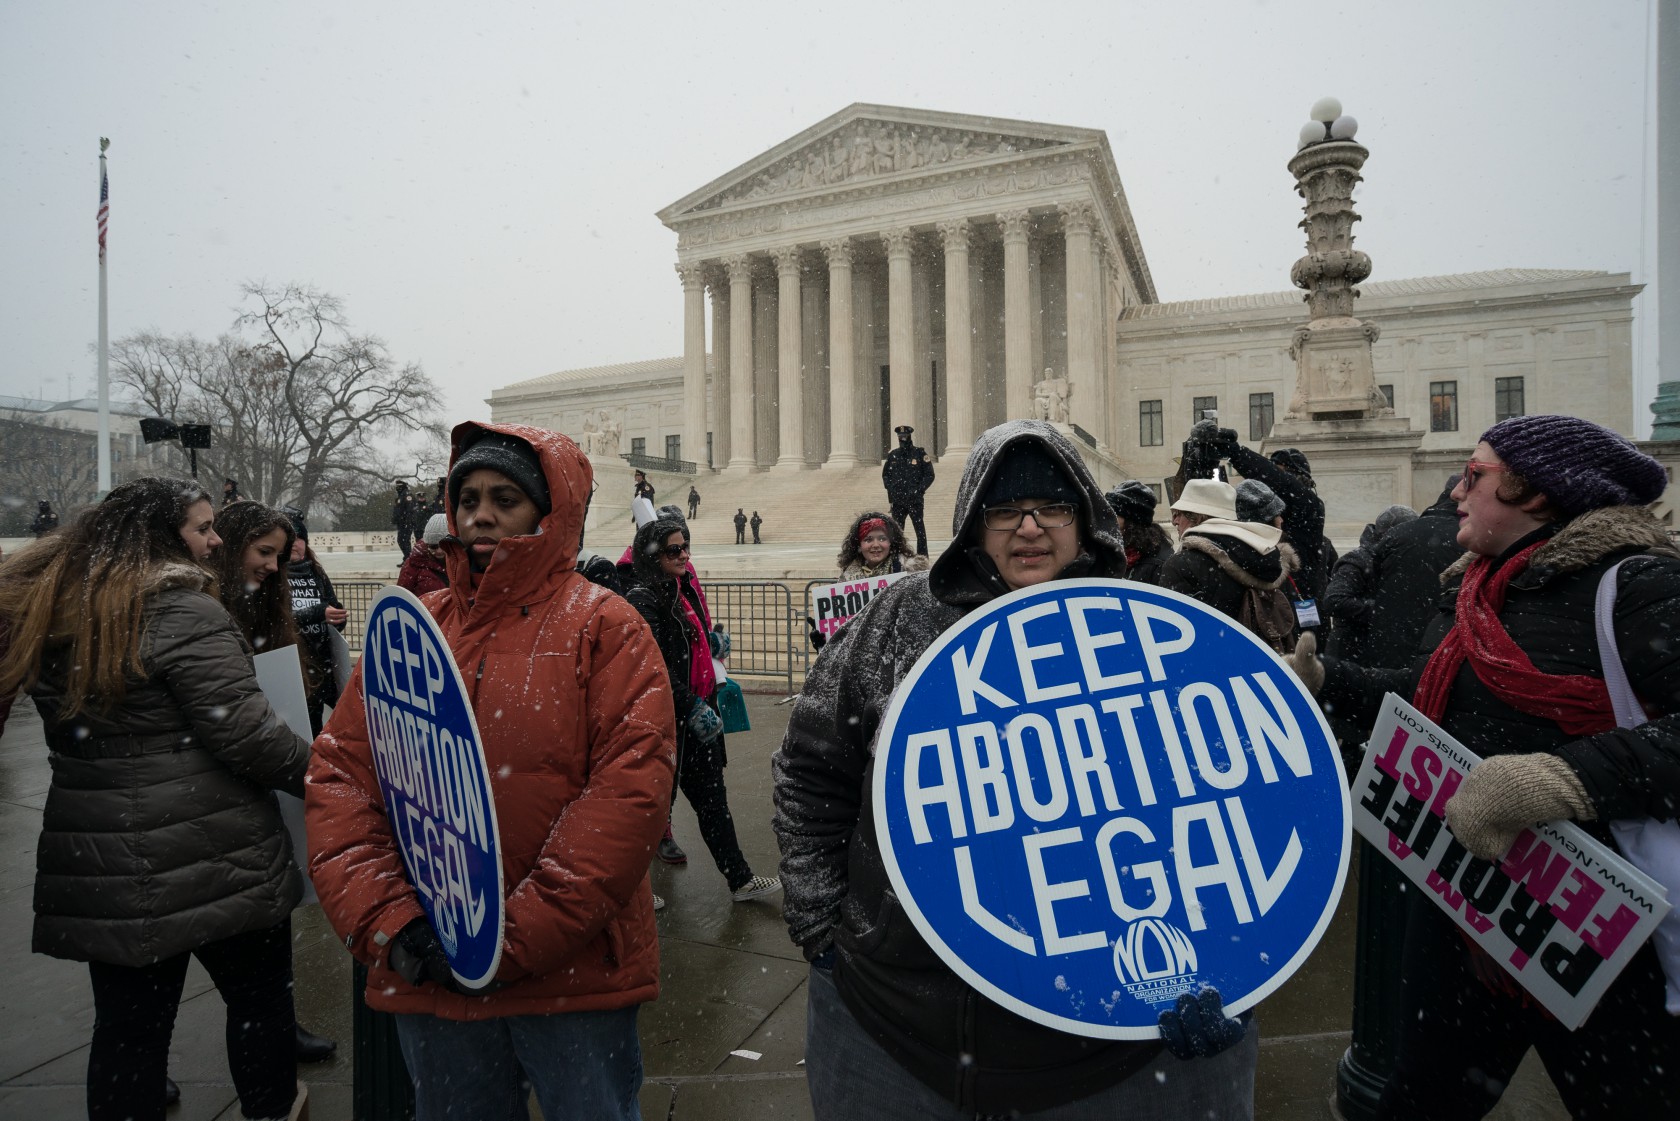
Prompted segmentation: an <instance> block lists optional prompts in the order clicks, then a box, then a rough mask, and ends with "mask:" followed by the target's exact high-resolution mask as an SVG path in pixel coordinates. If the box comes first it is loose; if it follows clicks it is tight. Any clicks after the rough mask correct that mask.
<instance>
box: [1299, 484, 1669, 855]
mask: <svg viewBox="0 0 1680 1121" xmlns="http://www.w3.org/2000/svg"><path fill="white" fill-rule="evenodd" d="M1420 520H1421V519H1420ZM1549 529H1550V527H1548V530H1549ZM1541 532H1542V533H1544V532H1547V531H1541ZM1534 540H1535V536H1533V535H1531V536H1530V537H1528V538H1525V539H1523V540H1522V541H1521V542H1519V543H1518V544H1517V545H1515V546H1513V547H1512V549H1511V550H1510V551H1511V552H1515V551H1516V550H1517V549H1518V548H1520V547H1522V546H1526V545H1528V544H1531V543H1532V542H1533V541H1534ZM1641 554H1644V555H1641ZM1628 557H1632V558H1635V559H1633V560H1630V561H1629V562H1628V563H1627V564H1624V565H1623V566H1622V568H1621V570H1620V571H1619V572H1618V573H1617V581H1616V583H1617V594H1616V612H1615V629H1616V642H1617V645H1618V647H1619V648H1620V652H1621V656H1622V664H1623V665H1624V666H1626V668H1627V674H1628V680H1629V682H1630V683H1631V684H1632V686H1633V690H1634V692H1635V693H1636V694H1637V695H1638V696H1639V699H1640V700H1641V701H1642V702H1643V703H1644V704H1645V706H1646V708H1647V710H1648V711H1653V712H1656V713H1657V714H1658V715H1657V716H1656V718H1654V719H1653V720H1651V721H1650V722H1649V723H1647V724H1644V725H1642V726H1640V727H1638V728H1618V729H1615V730H1612V731H1608V732H1601V733H1598V734H1597V735H1592V736H1585V737H1580V738H1577V737H1574V736H1570V735H1569V734H1567V733H1565V732H1564V731H1563V730H1562V729H1561V728H1559V727H1558V726H1557V725H1556V724H1555V723H1553V722H1552V721H1551V720H1548V719H1546V718H1545V717H1542V716H1533V715H1530V714H1529V713H1525V712H1521V711H1518V710H1517V709H1515V708H1513V707H1511V706H1510V705H1508V704H1506V703H1505V702H1503V701H1501V700H1499V699H1498V698H1497V697H1495V696H1494V695H1493V693H1492V692H1490V691H1489V690H1488V688H1487V686H1485V685H1483V684H1482V682H1481V679H1480V678H1478V677H1477V676H1476V673H1475V670H1474V669H1472V668H1471V666H1470V663H1469V662H1468V661H1466V662H1465V664H1464V665H1463V667H1461V668H1460V670H1459V672H1458V676H1457V677H1456V678H1455V679H1454V680H1453V685H1452V691H1451V692H1450V694H1449V695H1448V698H1447V709H1446V713H1445V715H1444V716H1443V717H1442V719H1441V721H1440V723H1441V725H1442V727H1444V728H1446V730H1447V731H1448V732H1450V733H1452V735H1453V736H1455V737H1456V738H1457V739H1459V740H1460V741H1461V742H1462V743H1463V744H1464V745H1465V746H1466V747H1468V748H1469V749H1470V750H1472V751H1474V752H1476V753H1477V754H1478V755H1481V756H1483V757H1484V758H1485V757H1487V756H1492V755H1503V754H1507V753H1513V752H1538V751H1544V752H1550V753H1551V754H1553V755H1557V756H1559V757H1561V758H1562V759H1563V760H1564V761H1565V762H1567V763H1568V764H1569V765H1570V766H1571V767H1572V768H1574V770H1575V772H1576V774H1577V775H1578V776H1579V777H1580V779H1581V783H1582V785H1583V786H1585V787H1586V791H1587V795H1588V797H1589V798H1591V800H1592V803H1593V805H1594V807H1595V808H1596V809H1597V811H1598V821H1596V822H1592V823H1587V824H1586V826H1585V827H1586V828H1588V829H1589V830H1592V831H1594V832H1595V833H1597V834H1598V835H1599V836H1600V838H1601V839H1606V840H1607V839H1608V837H1609V832H1608V830H1607V829H1605V828H1604V825H1603V823H1604V822H1606V821H1611V820H1616V819H1621V818H1643V817H1665V818H1668V817H1675V816H1677V815H1680V552H1677V551H1676V550H1675V548H1674V546H1673V545H1672V544H1670V542H1669V538H1668V533H1667V530H1666V529H1665V528H1664V527H1663V526H1662V525H1661V524H1660V523H1659V522H1658V521H1657V520H1656V519H1655V518H1653V517H1651V515H1650V514H1648V513H1646V512H1645V511H1644V510H1642V509H1638V508H1635V507H1631V506H1614V507H1609V508H1607V509H1602V510H1594V511H1592V512H1590V513H1586V514H1582V515H1581V516H1580V517H1578V518H1575V519H1574V520H1573V521H1570V522H1568V523H1567V524H1565V525H1564V526H1563V527H1562V528H1561V529H1558V530H1557V531H1556V534H1555V536H1553V537H1552V538H1551V540H1550V541H1548V542H1547V543H1546V544H1545V545H1544V546H1543V547H1542V548H1540V549H1539V550H1537V551H1536V552H1535V554H1534V556H1533V558H1532V559H1531V562H1530V564H1529V567H1528V570H1527V571H1526V572H1523V573H1521V574H1519V575H1518V576H1517V577H1516V578H1515V579H1513V580H1512V581H1511V584H1510V588H1509V590H1508V591H1507V593H1506V598H1505V608H1504V610H1503V611H1501V612H1500V613H1499V621H1500V624H1501V625H1502V626H1504V628H1505V630H1506V631H1507V632H1508V633H1509V634H1510V636H1511V638H1512V639H1513V640H1515V642H1516V644H1517V645H1518V646H1519V647H1521V648H1522V650H1523V651H1524V652H1525V653H1526V654H1527V655H1528V656H1529V658H1530V659H1532V660H1533V662H1534V665H1535V668H1536V669H1538V670H1539V671H1540V672H1541V673H1548V674H1585V675H1588V676H1591V677H1602V676H1603V671H1602V669H1601V666H1600V663H1599V653H1598V638H1597V636H1596V634H1595V633H1594V629H1593V610H1594V597H1595V596H1596V594H1597V592H1598V583H1599V580H1600V578H1601V577H1602V576H1603V575H1604V573H1605V571H1606V570H1607V569H1609V568H1610V566H1611V565H1613V564H1615V563H1616V562H1617V561H1618V560H1622V559H1623V558H1628ZM1468 563H1469V560H1468V558H1461V560H1460V561H1459V563H1458V564H1455V565H1454V566H1453V567H1452V568H1450V569H1448V572H1447V575H1446V576H1445V577H1443V579H1444V580H1446V581H1447V582H1448V584H1449V593H1456V585H1457V583H1458V578H1459V577H1460V576H1461V575H1462V573H1463V570H1464V567H1465V566H1466V565H1467V564H1468ZM1456 606H1457V600H1456V594H1448V595H1447V596H1445V597H1444V598H1443V600H1442V606H1441V610H1440V611H1439V612H1438V613H1437V615H1436V617H1435V619H1434V621H1433V622H1432V623H1431V624H1430V626H1429V628H1428V630H1427V631H1426V632H1425V633H1424V637H1423V641H1422V650H1423V651H1424V652H1423V653H1420V654H1418V655H1416V656H1415V657H1414V660H1413V662H1412V664H1411V665H1409V666H1407V667H1405V668H1403V669H1387V670H1384V669H1375V668H1368V667H1362V666H1358V665H1355V664H1353V663H1352V662H1347V661H1342V660H1339V659H1332V658H1326V659H1325V670H1326V679H1325V684H1324V688H1323V690H1322V691H1321V692H1320V693H1319V698H1318V699H1319V703H1320V704H1321V705H1322V706H1324V708H1325V710H1326V711H1327V712H1331V711H1333V712H1335V713H1337V714H1338V715H1340V716H1342V717H1343V718H1344V719H1349V720H1353V721H1355V722H1357V723H1361V724H1363V725H1364V726H1365V727H1367V728H1368V727H1370V725H1371V722H1372V721H1373V720H1374V719H1375V718H1376V714H1377V710H1378V708H1379V706H1380V705H1381V703H1382V695H1383V693H1384V692H1385V691H1392V692H1394V693H1397V694H1399V695H1400V696H1402V697H1404V698H1406V699H1408V700H1410V699H1411V697H1412V696H1413V694H1414V693H1415V691H1416V688H1417V682H1418V678H1419V677H1420V676H1421V674H1422V672H1423V667H1424V665H1425V663H1426V662H1427V661H1428V651H1433V650H1434V649H1435V647H1436V646H1438V645H1440V642H1441V640H1442V639H1443V638H1445V637H1446V634H1447V631H1448V630H1450V629H1451V627H1452V624H1453V617H1454V611H1455V610H1456Z"/></svg>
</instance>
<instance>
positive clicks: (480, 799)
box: [362, 587, 503, 988]
mask: <svg viewBox="0 0 1680 1121" xmlns="http://www.w3.org/2000/svg"><path fill="white" fill-rule="evenodd" d="M362 651H363V653H362V694H363V698H364V701H365V704H366V706H367V729H368V741H369V743H370V744H371V745H372V749H373V764H374V768H375V770H377V771H378V773H379V789H380V793H381V794H383V795H384V798H385V814H386V816H387V817H388V818H390V821H391V832H392V833H393V834H394V835H395V836H396V838H397V842H398V847H399V849H400V850H401V851H402V858H403V867H404V868H405V869H406V870H407V872H408V879H409V882H410V883H412V884H413V885H414V888H415V891H416V892H417V893H418V894H419V896H420V905H421V906H422V907H423V908H425V911H426V918H427V919H429V920H430V921H431V924H432V929H434V930H435V931H437V935H438V940H439V941H441V942H442V943H443V948H444V951H445V952H446V953H447V954H448V955H449V964H450V966H451V967H452V968H453V969H454V972H455V979H456V980H457V981H458V982H460V983H461V984H462V985H463V986H465V987H467V988H482V987H483V986H485V985H487V984H489V983H490V981H491V980H492V979H494V978H495V976H496V969H497V967H498V966H499V965H500V964H501V956H502V920H503V906H502V861H501V855H500V854H501V841H500V835H499V834H498V832H497V830H496V802H495V799H494V798H493V797H492V794H491V790H490V769H489V767H488V765H487V764H486V763H485V759H484V746H483V741H482V740H481V739H480V738H479V735H478V721H477V719H476V718H475V717H474V715H473V709H472V703H471V700H470V698H469V697H468V694H467V690H466V685H465V684H464V683H463V682H462V680H461V674H460V671H459V670H458V669H456V667H455V659H454V657H453V656H452V655H451V654H450V651H449V643H448V642H447V641H446V640H445V639H444V636H443V632H442V631H441V630H439V629H438V625H437V623H436V621H435V620H433V619H432V616H431V614H430V613H429V612H428V611H427V610H426V609H425V607H424V606H423V605H422V604H421V603H420V601H419V600H418V599H416V598H415V597H414V596H413V595H412V594H411V593H410V592H408V591H407V590H406V589H403V588H396V587H392V588H386V589H385V590H384V591H382V592H380V593H379V595H378V596H377V597H376V598H375V599H374V601H373V606H372V607H371V608H370V609H369V610H368V625H367V636H366V640H365V641H364V643H363V645H362Z"/></svg>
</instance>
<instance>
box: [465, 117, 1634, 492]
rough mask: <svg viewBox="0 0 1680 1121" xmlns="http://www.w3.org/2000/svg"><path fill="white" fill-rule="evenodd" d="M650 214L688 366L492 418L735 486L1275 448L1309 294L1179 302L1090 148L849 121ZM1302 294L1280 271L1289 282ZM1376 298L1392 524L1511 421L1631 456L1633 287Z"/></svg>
mask: <svg viewBox="0 0 1680 1121" xmlns="http://www.w3.org/2000/svg"><path fill="white" fill-rule="evenodd" d="M1279 148H1280V151H1279V164H1280V167H1281V165H1282V163H1283V162H1284V160H1285V158H1286V157H1287V155H1288V154H1289V151H1288V149H1289V142H1288V138H1287V137H1282V138H1280V145H1279ZM658 217H659V219H660V221H662V222H663V223H664V224H665V225H666V226H667V227H669V228H670V229H671V230H673V231H675V233H676V234H677V261H676V271H677V275H678V278H679V279H680V282H681V286H682V306H683V324H684V333H683V343H684V345H683V353H682V355H681V356H680V358H676V357H673V358H667V359H655V360H652V361H634V362H627V363H625V364H622V365H618V366H608V367H596V368H593V369H585V370H570V371H561V372H558V373H553V374H547V375H543V376H541V377H536V378H532V379H530V380H527V381H523V382H519V383H517V384H513V385H508V386H505V387H504V388H501V389H497V390H496V391H495V392H494V393H493V394H492V396H491V398H490V404H491V408H492V416H493V417H494V418H495V419H497V420H517V421H525V422H528V423H534V424H539V425H543V426H546V427H550V428H554V429H556V430H558V431H562V432H565V433H567V434H569V435H572V436H574V437H576V438H579V439H580V442H583V443H584V444H585V447H586V450H590V447H591V443H592V442H594V447H595V448H596V450H599V451H602V452H621V453H622V452H630V453H641V455H643V456H646V457H647V458H648V459H649V460H660V459H661V458H662V459H663V460H664V461H665V462H668V463H672V464H676V463H679V462H681V461H688V462H689V463H693V464H696V465H697V466H698V469H699V470H700V471H701V472H702V473H704V472H705V471H706V470H707V468H708V466H709V467H711V468H713V469H716V470H720V471H724V472H725V473H726V474H727V475H731V476H733V475H741V474H745V473H748V472H754V471H766V470H767V471H771V472H775V473H784V472H793V471H801V470H806V469H810V468H819V467H821V468H832V469H847V468H856V467H859V466H862V465H868V464H875V463H878V462H879V461H880V459H881V457H882V456H883V454H884V453H885V451H886V449H887V447H888V445H889V443H890V442H891V440H892V429H893V427H894V426H896V425H900V424H909V425H912V426H914V427H915V429H916V442H917V443H920V444H922V445H923V446H925V447H927V448H928V449H929V451H931V452H933V453H934V455H935V456H936V457H939V458H941V459H953V458H954V459H956V460H960V459H961V458H962V457H963V456H965V455H966V453H967V450H968V448H969V446H970V444H971V443H972V441H973V439H974V437H975V435H976V434H977V433H979V432H981V431H984V430H985V429H986V428H987V427H989V426H991V425H993V424H997V423H999V422H1001V421H1002V420H1004V419H1005V418H1019V417H1033V416H1037V417H1041V418H1044V419H1047V420H1050V421H1052V422H1055V423H1058V424H1060V425H1062V426H1063V429H1064V431H1066V432H1068V434H1069V435H1070V436H1071V437H1072V438H1073V439H1074V441H1075V443H1076V446H1078V447H1079V449H1080V451H1081V453H1082V454H1084V455H1085V456H1086V458H1087V460H1088V461H1089V462H1090V463H1091V465H1092V467H1093V470H1095V471H1096V472H1097V474H1098V476H1099V478H1100V479H1102V480H1104V481H1105V483H1108V482H1112V481H1113V480H1115V479H1117V478H1122V477H1126V476H1133V477H1138V478H1143V479H1146V480H1148V481H1150V482H1151V483H1159V482H1160V480H1161V479H1162V477H1163V476H1166V475H1171V474H1172V473H1173V471H1174V469H1175V468H1174V466H1173V461H1172V456H1173V455H1174V454H1176V452H1177V448H1178V444H1179V443H1180V442H1181V441H1182V440H1183V439H1184V436H1185V434H1186V433H1187V432H1188V430H1189V427H1190V424H1191V423H1192V422H1193V420H1194V419H1195V417H1196V416H1197V415H1199V413H1200V411H1201V410H1202V409H1205V408H1209V407H1217V408H1218V409H1219V415H1220V417H1221V422H1222V423H1223V424H1225V425H1227V426H1229V427H1232V428H1235V429H1237V430H1238V432H1239V434H1240V436H1241V437H1242V439H1243V440H1244V441H1245V442H1249V443H1251V444H1252V445H1253V446H1255V447H1260V446H1261V443H1262V442H1263V441H1265V440H1266V439H1267V437H1268V435H1269V433H1270V429H1271V426H1272V423H1273V421H1274V419H1277V420H1281V419H1282V418H1283V416H1284V413H1285V411H1286V406H1287V404H1288V402H1289V401H1290V398H1291V393H1292V389H1293V386H1294V381H1295V368H1294V367H1295V363H1294V361H1293V360H1292V358H1291V357H1290V347H1291V334H1292V332H1293V330H1294V328H1295V326H1297V325H1298V324H1299V323H1301V322H1303V321H1304V319H1305V317H1306V309H1305V307H1304V305H1303V304H1302V303H1301V295H1300V293H1298V292H1288V291H1283V292H1276V293H1266V294H1260V295H1248V296H1243V295H1219V294H1210V295H1213V296H1214V297H1215V298H1212V299H1201V300H1186V301H1183V302H1179V303H1173V304H1162V303H1160V302H1159V301H1158V299H1157V295H1156V292H1155V287H1154V284H1153V282H1152V280H1151V279H1150V274H1149V266H1148V262H1147V261H1146V259H1145V256H1144V252H1143V246H1142V242H1141V240H1140V238H1139V234H1138V230H1137V228H1136V225H1135V224H1134V222H1133V219H1132V214H1131V211H1130V209H1129V208H1128V206H1127V203H1126V194H1125V191H1124V189H1123V187H1122V185H1121V181H1120V174H1119V171H1118V169H1117V168H1116V166H1115V162H1114V156H1113V153H1112V152H1111V151H1110V149H1109V145H1108V140H1107V137H1106V136H1105V135H1104V133H1103V132H1102V131H1100V130H1097V129H1087V128H1071V127H1065V126H1061V125H1048V124H1039V123H1033V122H1027V121H1015V120H1004V119H999V118H993V117H978V116H968V115H963V114H954V113H936V112H928V111H924V110H917V109H903V108H893V107H888V106H882V105H865V104H857V105H852V106H849V107H847V108H846V109H843V110H841V111H840V112H839V113H836V114H835V115H833V116H832V117H829V118H828V119H826V120H824V121H821V122H819V123H818V124H816V125H813V126H812V127H810V128H808V129H806V130H805V131H803V132H801V133H799V134H798V135H797V136H794V137H791V138H790V139H788V140H786V141H785V142H783V143H782V144H779V145H777V146H776V147H775V148H773V149H771V150H770V151H768V152H765V153H763V154H762V155H760V156H758V157H757V158H755V159H753V160H750V161H748V162H747V163H745V164H742V165H741V166H739V167H737V168H735V169H734V170H732V171H729V172H727V173H725V174H724V175H721V176H719V177H718V178H717V179H715V180H713V181H712V182H710V183H708V184H706V185H705V186H703V187H700V188H699V189H698V190H695V191H693V192H692V193H690V194H688V195H686V196H684V197H683V198H681V199H679V200H678V201H676V202H674V203H672V204H671V205H670V206H667V207H666V208H664V209H663V210H661V211H660V212H659V215H658ZM1374 220H1377V221H1385V222H1388V221H1392V220H1393V219H1392V218H1391V217H1390V216H1388V215H1380V216H1375V217H1374ZM1540 263H1541V262H1499V263H1498V264H1501V265H1504V264H1524V265H1529V264H1540ZM1377 264H1378V274H1379V276H1380V275H1381V262H1380V261H1379V262H1377ZM1288 274H1289V262H1288V261H1279V262H1278V276H1279V280H1280V287H1281V282H1282V281H1283V278H1284V277H1286V276H1287V275H1288ZM1363 287H1364V290H1365V298H1364V299H1363V300H1361V302H1360V308H1359V314H1361V315H1363V316H1365V317H1366V318H1367V319H1369V320H1371V321H1372V322H1373V323H1375V324H1376V326H1377V327H1378V328H1380V336H1381V337H1380V339H1379V340H1378V342H1377V344H1376V346H1375V348H1374V352H1373V361H1374V368H1375V372H1376V375H1377V377H1376V380H1377V382H1378V383H1379V387H1380V388H1381V389H1382V390H1383V391H1384V392H1385V393H1386V394H1387V396H1388V400H1389V402H1390V403H1391V405H1392V407H1393V409H1394V412H1395V414H1397V416H1399V417H1402V418H1409V419H1410V427H1411V429H1413V430H1414V433H1415V435H1416V436H1417V437H1418V438H1417V440H1415V441H1412V442H1411V443H1410V445H1409V446H1410V447H1411V448H1412V449H1413V451H1412V452H1410V453H1403V455H1405V454H1409V455H1410V459H1411V461H1412V462H1413V464H1414V465H1415V466H1416V468H1417V471H1418V475H1417V478H1416V481H1415V483H1414V482H1413V481H1412V479H1411V474H1410V468H1406V467H1404V465H1402V468H1401V469H1400V474H1399V475H1396V476H1395V477H1394V478H1392V479H1391V480H1389V481H1388V482H1386V483H1383V484H1382V485H1383V486H1384V487H1387V488H1388V489H1387V490H1386V491H1385V493H1388V494H1391V495H1394V496H1395V497H1394V498H1390V499H1389V501H1393V500H1396V498H1397V499H1398V500H1400V501H1410V502H1411V503H1412V504H1414V505H1421V504H1426V503H1427V502H1428V501H1429V500H1430V499H1432V498H1433V497H1434V492H1435V489H1436V488H1437V487H1438V485H1439V481H1440V480H1439V479H1438V478H1437V477H1436V476H1437V475H1439V476H1440V478H1445V474H1446V473H1447V472H1448V471H1449V470H1450V465H1451V464H1452V463H1453V462H1455V457H1456V462H1462V459H1463V456H1462V455H1459V454H1458V452H1459V451H1460V450H1463V449H1468V448H1470V447H1473V446H1474V444H1475V440H1476V435H1477V434H1478V433H1479V432H1480V431H1481V430H1482V428H1484V427H1486V426H1487V425H1488V424H1491V423H1492V422H1493V421H1494V420H1496V419H1500V418H1502V417H1503V416H1505V415H1510V414H1511V413H1513V412H1567V413H1574V414H1576V415H1579V416H1583V417H1587V418H1588V419H1591V420H1595V421H1597V422H1599V423H1601V424H1605V425H1607V426H1609V427H1611V428H1614V429H1616V430H1617V431H1620V432H1624V433H1627V434H1629V435H1632V434H1633V433H1634V416H1633V413H1634V410H1635V408H1640V407H1642V404H1643V403H1642V402H1635V401H1634V400H1633V399H1632V358H1631V329H1632V317H1633V312H1632V299H1633V297H1634V296H1635V295H1636V294H1637V293H1638V291H1639V287H1638V286H1637V285H1633V284H1630V283H1629V280H1628V277H1627V275H1626V274H1625V273H1608V272H1602V271H1590V270H1546V269H1534V268H1524V269H1513V268H1502V269H1497V270H1492V271H1488V272H1482V273H1471V274H1462V275H1459V276H1448V277H1424V278H1418V279H1414V280H1387V279H1383V280H1380V281H1378V282H1375V283H1369V284H1366V285H1364V286H1363ZM708 297H709V299H708ZM627 357H634V356H627ZM603 429H604V430H607V431H609V432H610V433H611V435H610V438H609V437H603V436H601V435H600V434H599V433H600V431H601V430H603ZM620 436H622V437H623V440H622V442H620V440H619V437H620ZM632 462H638V461H636V460H633V461H632ZM638 465H641V464H640V463H639V462H638ZM650 466H651V467H652V468H653V469H657V464H656V463H655V464H651V465H650ZM1347 467H1348V470H1350V471H1352V470H1360V469H1363V468H1362V466H1361V464H1359V463H1357V462H1354V461H1353V459H1352V457H1350V461H1349V463H1348V464H1347ZM688 469H692V468H688ZM1371 497H1372V502H1376V501H1377V499H1378V497H1379V496H1378V495H1376V494H1375V492H1373V494H1372V496H1371ZM1384 504H1386V503H1384ZM1378 508H1379V509H1380V506H1378ZM1350 516H1355V515H1353V514H1350ZM1357 516H1358V517H1360V518H1361V519H1363V518H1365V517H1367V515H1366V514H1365V513H1364V512H1363V511H1360V512H1358V513H1357Z"/></svg>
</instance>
